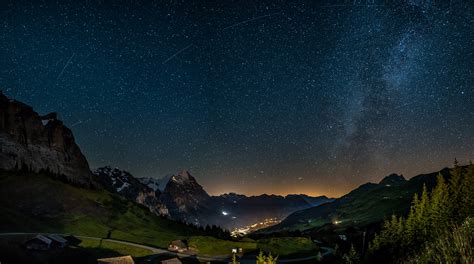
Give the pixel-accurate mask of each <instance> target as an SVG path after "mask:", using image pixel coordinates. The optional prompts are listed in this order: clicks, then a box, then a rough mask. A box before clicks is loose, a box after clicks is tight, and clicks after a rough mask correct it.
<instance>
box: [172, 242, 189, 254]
mask: <svg viewBox="0 0 474 264" xmlns="http://www.w3.org/2000/svg"><path fill="white" fill-rule="evenodd" d="M168 250H169V251H174V252H180V253H181V252H185V251H187V250H188V242H187V241H186V240H174V241H171V243H170V244H169V245H168Z"/></svg>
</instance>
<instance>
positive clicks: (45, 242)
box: [25, 235, 52, 250]
mask: <svg viewBox="0 0 474 264" xmlns="http://www.w3.org/2000/svg"><path fill="white" fill-rule="evenodd" d="M51 243H52V240H51V239H49V238H47V237H45V236H43V235H37V236H35V237H33V238H32V239H30V240H27V241H26V242H25V247H26V248H27V249H33V250H48V249H50V248H51Z"/></svg>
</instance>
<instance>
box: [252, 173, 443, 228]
mask: <svg viewBox="0 0 474 264" xmlns="http://www.w3.org/2000/svg"><path fill="white" fill-rule="evenodd" d="M440 172H441V173H442V174H443V175H444V176H447V175H449V170H448V169H443V170H441V171H440ZM437 175H438V172H434V173H429V174H422V175H418V176H415V177H413V178H411V179H410V180H408V181H407V180H405V178H403V176H399V175H396V174H392V175H389V176H387V177H385V178H384V179H383V180H382V181H381V182H380V183H379V184H375V183H366V184H363V185H361V186H359V187H358V188H357V189H354V190H353V191H351V192H350V193H348V194H346V195H344V196H342V197H341V198H338V199H336V200H335V201H333V202H331V203H326V204H322V205H320V206H316V207H312V208H309V209H305V210H300V211H297V212H294V213H292V214H290V215H289V216H288V217H287V218H285V219H284V220H283V221H282V222H281V223H280V224H278V225H275V226H272V227H270V228H267V229H265V230H261V231H260V232H263V233H265V232H279V231H284V230H290V231H291V230H300V231H303V230H308V229H312V228H318V227H321V226H323V225H325V224H328V223H334V224H337V225H341V226H346V225H356V226H357V225H366V224H370V223H374V222H378V221H380V220H382V219H384V218H385V217H387V216H389V215H391V214H393V213H395V214H397V215H401V214H405V213H406V212H407V211H408V209H409V207H410V204H411V200H412V198H413V195H414V193H416V192H420V191H421V189H422V186H423V184H426V185H427V187H428V188H432V187H433V186H434V185H435V183H436V176H437Z"/></svg>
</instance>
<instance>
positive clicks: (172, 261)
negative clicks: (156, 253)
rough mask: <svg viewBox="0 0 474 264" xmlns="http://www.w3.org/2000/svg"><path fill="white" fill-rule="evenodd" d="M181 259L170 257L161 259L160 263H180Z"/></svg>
mask: <svg viewBox="0 0 474 264" xmlns="http://www.w3.org/2000/svg"><path fill="white" fill-rule="evenodd" d="M181 263H182V262H181V260H179V259H178V258H172V259H166V260H162V261H161V264H181Z"/></svg>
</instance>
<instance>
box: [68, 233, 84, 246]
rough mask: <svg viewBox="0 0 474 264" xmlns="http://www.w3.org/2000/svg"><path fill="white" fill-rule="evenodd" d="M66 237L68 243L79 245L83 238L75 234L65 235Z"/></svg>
mask: <svg viewBox="0 0 474 264" xmlns="http://www.w3.org/2000/svg"><path fill="white" fill-rule="evenodd" d="M64 239H66V240H67V244H68V245H71V246H78V245H79V244H81V242H82V240H80V239H79V238H77V237H75V236H73V235H69V236H65V237H64Z"/></svg>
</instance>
